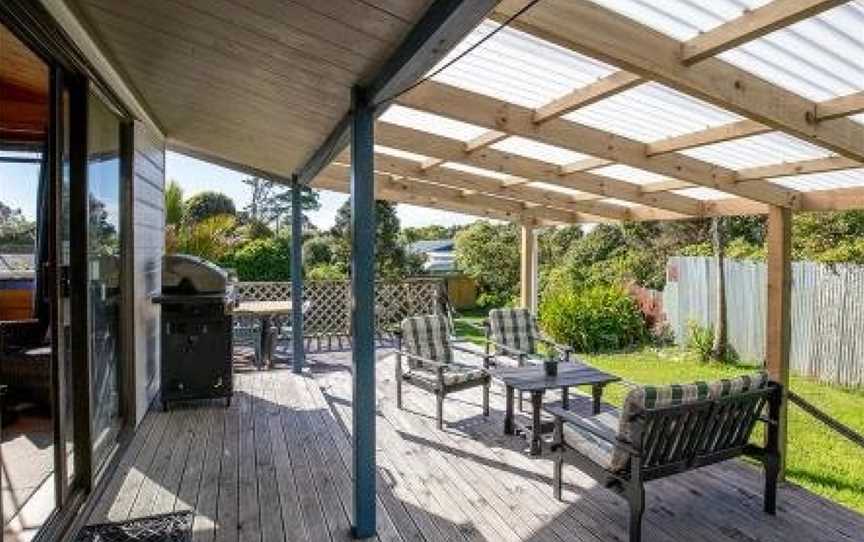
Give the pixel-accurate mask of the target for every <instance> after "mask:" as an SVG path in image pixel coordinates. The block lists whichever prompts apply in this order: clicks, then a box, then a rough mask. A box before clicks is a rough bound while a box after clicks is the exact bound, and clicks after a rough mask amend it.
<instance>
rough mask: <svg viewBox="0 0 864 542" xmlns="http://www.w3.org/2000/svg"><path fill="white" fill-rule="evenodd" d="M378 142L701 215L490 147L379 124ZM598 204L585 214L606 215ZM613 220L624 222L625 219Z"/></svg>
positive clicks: (681, 203)
mask: <svg viewBox="0 0 864 542" xmlns="http://www.w3.org/2000/svg"><path fill="white" fill-rule="evenodd" d="M378 142H379V143H381V144H382V145H385V146H387V147H392V148H396V149H400V150H404V151H409V152H415V153H419V154H423V155H425V156H431V157H434V158H435V159H445V160H447V161H452V162H459V163H463V164H468V165H472V166H475V167H480V168H484V169H488V170H490V171H495V172H499V173H506V174H508V175H513V176H516V177H521V178H522V179H525V181H518V182H521V183H522V184H524V183H526V182H531V181H540V182H545V183H549V184H554V185H557V186H562V187H565V188H570V189H572V190H579V191H583V192H587V193H591V194H595V195H597V196H599V197H602V198H617V199H621V200H625V201H630V202H632V203H637V204H640V205H649V206H651V207H656V208H659V209H664V210H666V211H671V212H674V213H676V214H678V215H691V216H698V215H701V214H702V205H701V202H700V201H699V200H696V199H693V198H688V197H685V196H682V195H680V194H650V193H644V192H642V190H641V189H640V187H639V186H638V185H635V184H632V183H627V182H625V181H620V180H617V179H613V178H611V177H604V176H602V175H594V174H591V173H584V172H577V173H570V174H566V175H561V174H559V173H558V168H557V166H556V165H555V164H552V163H549V162H543V161H541V160H536V159H533V158H527V157H524V156H516V155H512V154H509V153H506V152H503V151H499V150H496V149H491V148H484V149H482V150H480V151H476V152H472V153H466V152H465V151H464V147H463V144H462V143H461V142H460V141H457V140H454V139H450V138H446V137H442V136H439V135H436V134H430V133H427V132H423V131H420V130H415V129H413V128H407V127H404V126H397V125H394V124H389V123H386V122H380V123H379V128H378ZM427 172H428V170H427ZM510 184H514V183H510ZM557 196H558V198H559V199H560V200H561V201H567V199H566V198H567V197H568V196H567V194H557ZM569 203H570V205H577V204H580V205H585V204H589V202H584V201H581V202H580V201H579V200H576V199H575V198H572V197H571V198H570V202H569ZM597 203H601V202H591V203H590V205H591V206H590V207H587V208H585V212H588V213H593V214H598V215H601V216H603V215H605V212H604V211H603V210H601V209H600V208H598V207H597V206H596V204H597ZM607 206H608V204H607ZM605 216H608V215H605ZM612 218H616V219H622V220H623V219H626V217H612Z"/></svg>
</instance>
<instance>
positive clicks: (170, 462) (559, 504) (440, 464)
mask: <svg viewBox="0 0 864 542" xmlns="http://www.w3.org/2000/svg"><path fill="white" fill-rule="evenodd" d="M460 359H462V360H464V361H465V362H466V363H472V362H471V361H470V360H469V359H470V358H460ZM477 359H478V360H479V359H480V358H477ZM306 361H307V365H308V368H307V369H306V370H305V371H304V374H302V375H295V374H293V373H292V372H291V371H290V369H289V368H284V367H280V366H278V365H277V368H276V369H274V370H271V371H255V370H239V371H238V373H237V375H236V386H235V388H236V395H235V401H234V402H233V403H232V405H231V407H230V408H228V409H225V407H224V406H223V405H221V404H214V405H213V406H207V405H206V404H205V405H196V406H194V407H188V408H184V407H182V406H178V407H177V408H176V409H174V410H172V411H171V412H169V413H164V412H159V411H152V412H150V413H149V414H148V416H147V417H146V418H145V420H144V422H143V425H142V429H141V430H140V431H139V432H138V433H137V434H136V435H135V439H134V441H133V442H132V444H131V446H130V447H129V449H128V451H127V452H126V453H125V455H124V456H123V458H122V461H121V463H120V466H119V468H118V470H117V472H115V473H114V475H113V477H112V479H111V482H110V485H109V487H108V489H107V491H106V493H105V495H104V496H103V497H102V499H101V500H100V501H99V502H98V503H97V505H96V508H95V510H94V511H93V513H92V515H91V517H90V518H89V523H99V522H102V521H106V520H107V521H120V520H124V519H127V518H132V517H144V516H150V515H153V514H158V513H163V512H169V511H174V510H192V511H194V512H195V519H194V527H193V531H194V538H193V539H194V540H196V541H208V542H209V541H216V540H256V541H257V540H261V541H271V540H283V539H284V540H316V541H319V540H320V541H327V540H334V541H335V540H345V539H346V537H347V536H348V531H349V525H350V509H351V502H350V487H351V479H352V478H351V466H350V465H351V456H352V454H351V441H350V433H351V427H352V408H351V407H352V392H351V386H352V384H351V381H352V369H351V361H350V352H349V351H345V350H341V351H329V352H317V351H310V352H308V353H307V359H306ZM395 361H396V353H395V351H394V349H393V348H392V346H391V345H390V344H389V343H381V344H379V351H378V363H377V365H378V371H377V374H378V378H377V381H376V393H377V396H378V411H377V415H376V418H377V422H378V423H377V428H378V431H377V434H376V441H377V444H376V446H377V448H378V453H377V458H378V467H377V470H376V476H377V481H378V484H377V501H376V507H377V509H378V512H379V518H380V527H379V531H378V536H377V537H376V538H375V539H376V540H393V541H397V540H401V541H407V540H415V541H421V540H422V541H427V540H428V541H438V542H443V541H447V542H452V541H474V542H479V541H489V542H492V541H500V540H508V541H546V542H583V541H584V542H606V541H610V540H628V539H629V538H628V537H629V517H630V516H629V510H628V505H627V502H626V501H625V500H623V499H621V498H619V497H618V496H616V495H615V494H614V493H612V492H610V491H609V490H608V489H606V487H605V486H604V484H603V483H600V482H597V481H595V480H594V479H593V478H592V477H591V476H590V475H589V474H588V472H583V471H581V470H580V469H579V468H574V467H572V466H569V467H568V466H565V468H564V469H563V475H562V478H561V481H562V484H561V496H562V500H558V499H556V498H555V495H554V494H553V483H554V480H555V478H554V476H553V471H554V465H555V461H556V458H557V457H558V456H557V455H556V454H555V453H550V452H548V451H545V452H544V453H543V454H542V455H540V456H531V455H529V454H527V453H526V451H527V450H526V441H525V439H523V438H522V437H520V436H510V435H506V434H505V433H504V431H503V426H504V420H505V411H506V406H505V397H504V394H503V390H502V387H501V386H500V385H499V384H497V383H493V385H492V386H491V391H490V402H489V409H490V411H489V417H485V416H484V415H483V399H482V397H483V392H482V389H481V387H475V388H471V389H468V390H465V391H460V392H458V393H454V394H452V395H448V397H447V405H446V408H445V410H444V426H443V429H439V428H438V423H437V419H436V418H437V414H436V407H435V403H434V401H430V396H429V393H428V392H427V391H425V390H423V389H420V388H418V387H414V386H408V387H405V388H404V389H403V399H402V401H403V404H402V408H401V409H400V408H398V407H397V400H396V397H395V391H396V386H395V385H394V381H393V378H394V377H393V375H395V374H396V372H395V368H394V364H395ZM474 363H477V362H476V361H475V362H474ZM476 367H477V368H478V369H479V368H480V366H479V365H476ZM586 391H587V390H586ZM555 399H556V397H551V396H550V397H549V403H550V405H553V406H554V405H555V404H557V405H560V400H558V401H555ZM571 411H572V412H575V413H581V414H583V415H585V416H589V417H590V416H591V400H590V398H588V396H584V395H578V396H577V399H576V400H574V401H573V406H572V407H571ZM703 412H704V411H703ZM647 472H649V471H648V470H647V469H646V473H647ZM653 477H657V476H652V478H653ZM647 478H648V476H646V479H647ZM764 489H765V488H764V476H763V474H762V472H761V470H760V469H759V468H757V467H755V466H754V465H751V464H748V463H745V462H741V461H738V460H731V461H724V462H721V463H717V464H713V465H710V466H706V467H704V468H700V469H696V470H690V471H688V472H685V473H682V474H676V475H675V476H671V477H668V478H662V479H657V480H655V481H652V482H651V483H649V484H647V485H646V491H645V514H644V520H643V521H644V526H643V540H650V541H652V542H653V541H658V542H679V541H681V540H692V541H705V542H708V541H711V542H733V541H734V542H739V541H740V540H763V541H770V542H785V541H787V540H824V541H829V540H830V541H850V542H851V541H854V540H857V539H858V537H859V536H860V533H861V532H862V530H864V518H862V517H861V516H860V515H858V514H855V513H854V512H851V511H849V510H848V509H845V508H843V507H841V506H838V505H836V504H833V503H831V502H829V501H827V500H825V499H823V498H821V497H818V496H815V495H813V494H811V493H809V492H807V491H805V490H802V489H800V488H798V487H796V486H788V485H783V486H780V487H779V489H778V493H777V515H776V516H775V515H767V514H765V513H764V512H763V496H764Z"/></svg>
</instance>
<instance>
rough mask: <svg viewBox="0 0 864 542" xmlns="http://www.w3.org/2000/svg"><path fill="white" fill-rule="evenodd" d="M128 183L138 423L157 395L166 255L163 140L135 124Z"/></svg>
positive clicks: (136, 412) (138, 123)
mask: <svg viewBox="0 0 864 542" xmlns="http://www.w3.org/2000/svg"><path fill="white" fill-rule="evenodd" d="M134 149H135V151H134V157H133V173H134V175H133V180H132V202H131V205H132V216H133V218H132V223H133V235H132V245H133V246H132V262H131V265H132V268H133V273H134V278H133V296H132V305H133V307H132V311H133V314H134V318H133V328H134V331H133V333H134V345H133V350H134V360H135V361H134V371H135V416H136V423H137V422H140V421H141V419H142V418H143V417H144V414H146V413H147V408H148V407H149V405H150V403H151V402H152V400H153V398H154V397H155V396H156V394H157V393H158V392H159V353H160V331H159V325H160V320H159V306H158V305H156V304H154V303H152V302H151V297H152V295H154V294H155V293H158V292H159V290H160V287H161V283H162V255H163V253H164V251H165V213H164V207H165V198H164V189H165V141H164V139H162V138H161V137H160V136H158V135H157V134H155V133H154V132H153V131H152V130H150V129H149V128H148V127H147V126H146V125H145V124H143V123H141V122H137V121H136V122H135V129H134Z"/></svg>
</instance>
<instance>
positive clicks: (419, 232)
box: [402, 224, 453, 244]
mask: <svg viewBox="0 0 864 542" xmlns="http://www.w3.org/2000/svg"><path fill="white" fill-rule="evenodd" d="M452 235H453V232H452V231H451V229H450V228H447V227H445V226H441V225H438V224H432V225H430V226H420V227H414V228H403V229H402V240H403V241H404V242H405V243H406V244H411V243H416V242H417V241H437V240H438V239H450V237H451V236H452Z"/></svg>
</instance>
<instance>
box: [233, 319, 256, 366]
mask: <svg viewBox="0 0 864 542" xmlns="http://www.w3.org/2000/svg"><path fill="white" fill-rule="evenodd" d="M231 335H232V338H233V345H232V346H233V348H238V347H239V348H244V347H245V348H251V349H252V352H253V356H254V357H253V364H254V365H255V367H259V366H260V365H261V359H262V358H261V347H262V345H261V323H260V320H259V319H258V318H255V317H254V316H239V315H238V316H235V317H234V327H233V329H232V330H231Z"/></svg>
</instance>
